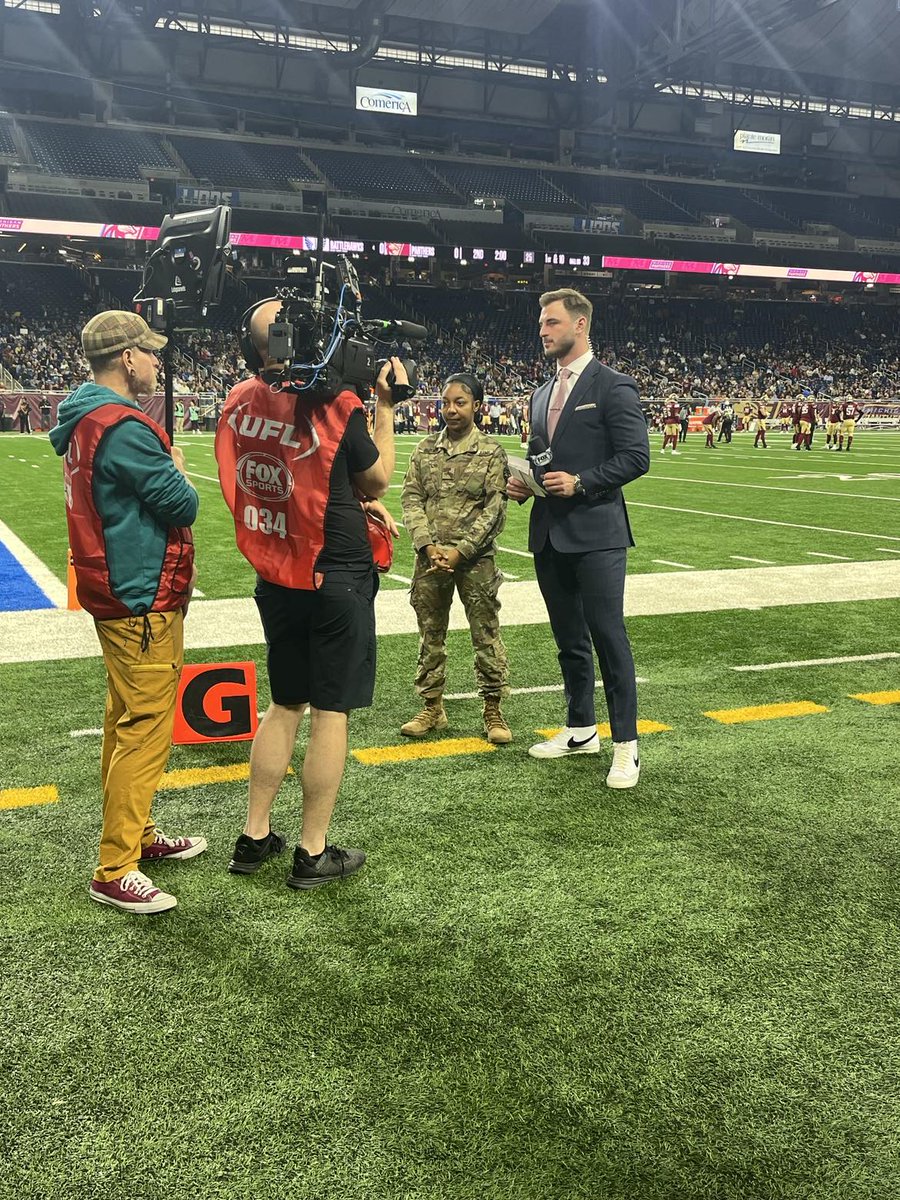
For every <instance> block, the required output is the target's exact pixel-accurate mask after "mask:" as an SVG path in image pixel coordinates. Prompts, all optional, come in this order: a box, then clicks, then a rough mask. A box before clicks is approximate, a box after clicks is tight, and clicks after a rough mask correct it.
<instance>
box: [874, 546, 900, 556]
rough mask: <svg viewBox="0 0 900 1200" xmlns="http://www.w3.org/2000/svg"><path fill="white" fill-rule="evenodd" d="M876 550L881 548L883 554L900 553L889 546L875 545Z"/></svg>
mask: <svg viewBox="0 0 900 1200" xmlns="http://www.w3.org/2000/svg"><path fill="white" fill-rule="evenodd" d="M875 549H876V550H883V551H884V553H885V554H900V550H892V549H891V548H890V546H876V547H875Z"/></svg>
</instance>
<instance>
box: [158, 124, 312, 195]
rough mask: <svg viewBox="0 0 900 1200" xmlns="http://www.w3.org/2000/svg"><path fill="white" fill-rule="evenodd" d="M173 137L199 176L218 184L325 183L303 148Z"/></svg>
mask: <svg viewBox="0 0 900 1200" xmlns="http://www.w3.org/2000/svg"><path fill="white" fill-rule="evenodd" d="M169 140H170V141H171V143H172V146H173V147H174V149H175V150H176V151H177V152H178V154H179V156H180V157H181V158H182V159H183V160H184V164H185V166H186V167H187V168H188V170H189V171H190V172H191V175H192V176H193V177H194V178H195V179H197V180H200V181H203V182H207V181H208V182H209V183H211V184H213V185H215V186H217V187H237V188H241V187H244V188H256V189H257V190H258V191H290V190H291V184H292V183H295V182H299V183H321V180H320V179H318V178H317V176H316V174H315V172H314V171H311V170H310V168H309V167H308V166H307V165H306V163H304V162H303V160H302V159H301V157H300V154H299V147H295V146H287V145H284V144H281V143H277V142H262V141H260V142H247V141H243V140H240V139H237V138H229V139H225V138H202V137H190V136H187V135H181V134H173V135H172V137H171V138H170V139H169Z"/></svg>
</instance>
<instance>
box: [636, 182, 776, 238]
mask: <svg viewBox="0 0 900 1200" xmlns="http://www.w3.org/2000/svg"><path fill="white" fill-rule="evenodd" d="M657 186H658V187H659V189H660V191H662V192H664V193H665V194H666V195H667V196H669V197H671V199H672V200H673V202H674V203H676V204H679V205H681V206H682V207H683V208H685V209H688V210H689V211H690V212H692V213H694V214H695V216H696V217H698V218H699V217H701V216H702V215H704V214H707V213H727V214H728V215H729V216H732V217H734V218H735V219H736V220H738V221H741V222H743V224H745V225H749V226H750V228H751V229H774V230H783V231H785V232H793V233H796V232H798V231H799V230H800V224H799V221H792V220H791V219H790V218H789V217H788V216H786V215H784V214H783V213H781V212H776V211H774V210H773V209H772V208H770V207H767V206H766V204H765V203H761V202H760V201H759V200H757V199H755V197H756V195H757V193H756V192H751V191H742V190H741V189H740V188H736V187H722V186H716V185H714V184H704V183H675V182H670V181H669V180H664V181H663V180H661V181H659V183H658V184H657ZM769 194H770V195H773V196H774V195H775V193H769ZM778 194H779V195H780V193H778ZM759 195H760V196H761V197H763V198H764V199H765V196H766V194H765V193H759ZM773 203H774V201H773Z"/></svg>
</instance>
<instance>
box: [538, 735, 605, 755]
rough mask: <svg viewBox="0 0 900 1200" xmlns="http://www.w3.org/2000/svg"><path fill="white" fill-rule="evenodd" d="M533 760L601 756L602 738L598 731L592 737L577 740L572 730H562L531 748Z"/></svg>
mask: <svg viewBox="0 0 900 1200" xmlns="http://www.w3.org/2000/svg"><path fill="white" fill-rule="evenodd" d="M528 753H529V754H530V755H531V757H532V758H564V757H565V756H566V755H567V754H599V753H600V738H599V737H598V736H597V733H596V731H595V732H594V733H592V734H591V736H590V737H586V738H580V737H579V738H576V737H573V736H572V731H571V730H570V729H561V730H560V731H559V733H555V734H554V735H553V737H552V738H550V739H549V740H548V741H546V742H538V743H537V744H536V745H534V746H529V748H528Z"/></svg>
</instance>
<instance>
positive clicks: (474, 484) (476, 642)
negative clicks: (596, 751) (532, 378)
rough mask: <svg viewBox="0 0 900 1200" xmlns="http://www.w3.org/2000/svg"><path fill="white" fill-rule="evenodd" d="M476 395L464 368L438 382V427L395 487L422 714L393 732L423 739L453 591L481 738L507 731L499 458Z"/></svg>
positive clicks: (442, 725)
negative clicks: (404, 538) (409, 558)
mask: <svg viewBox="0 0 900 1200" xmlns="http://www.w3.org/2000/svg"><path fill="white" fill-rule="evenodd" d="M483 398H484V391H483V389H482V386H481V384H480V383H479V382H478V380H477V379H476V378H475V377H474V376H473V375H469V374H468V373H466V372H461V373H459V374H457V375H451V376H450V377H449V378H448V379H447V380H446V382H445V383H444V391H443V410H442V411H443V415H444V420H445V422H446V427H445V428H444V429H442V430H441V432H440V433H437V434H431V435H430V436H429V437H426V438H424V439H423V440H422V441H421V442H420V443H419V445H418V446H417V447H416V449H415V451H414V452H413V455H412V458H411V460H410V464H409V470H408V472H407V475H406V479H405V481H404V484H403V495H402V504H403V521H404V523H405V525H406V528H407V530H408V531H409V535H410V537H411V538H412V542H413V545H414V546H415V548H416V551H417V554H416V565H415V571H414V574H413V581H412V588H411V591H410V603H411V604H412V606H413V608H414V609H415V612H416V617H417V618H418V621H419V635H420V638H421V641H420V643H419V665H418V670H417V672H416V691H417V692H418V693H419V695H420V696H422V698H423V699H424V701H425V708H424V709H423V710H422V712H420V713H419V714H418V716H415V717H413V719H412V720H411V721H407V722H406V724H405V725H403V726H402V727H401V729H400V732H401V733H403V734H405V735H406V736H407V737H424V736H425V735H426V734H427V733H430V732H431V731H432V730H438V729H446V727H447V714H446V712H445V711H444V701H443V694H444V678H445V666H446V662H447V652H446V649H445V643H446V638H447V625H448V622H449V618H450V605H451V604H452V602H453V591H454V588H455V589H456V590H457V591H458V592H459V598H460V600H462V603H463V607H464V608H465V610H466V616H467V618H468V621H469V629H470V631H471V634H472V644H473V646H474V648H475V675H476V677H477V679H478V690H479V692H480V693H481V697H482V701H483V706H484V707H483V714H484V728H485V733H486V734H487V738H488V741H489V742H493V743H495V744H496V745H504V744H506V743H507V742H511V741H512V733H511V732H510V728H509V726H508V725H507V723H506V721H505V720H504V719H503V714H502V713H501V711H500V700H501V698H502V697H503V696H505V695H506V694H507V691H508V689H507V679H508V677H509V664H508V662H507V658H506V647H505V646H504V645H503V639H502V638H501V636H500V619H499V614H500V601H499V599H498V596H497V591H498V589H499V586H500V582H501V575H500V572H499V571H498V569H497V566H496V564H495V562H494V553H495V550H496V547H495V545H494V538H495V537H496V536H497V534H499V533H500V531H501V529H502V528H503V526H504V524H505V522H506V480H507V477H508V475H509V469H508V466H507V462H506V453H505V452H504V450H503V449H502V447H500V446H498V445H497V443H496V442H492V441H490V440H489V439H488V438H486V437H485V436H484V434H483V433H481V432H480V430H478V429H477V428H476V427H475V423H474V422H475V413H476V412H477V411H478V410H479V408H480V406H481V402H482V400H483Z"/></svg>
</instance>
